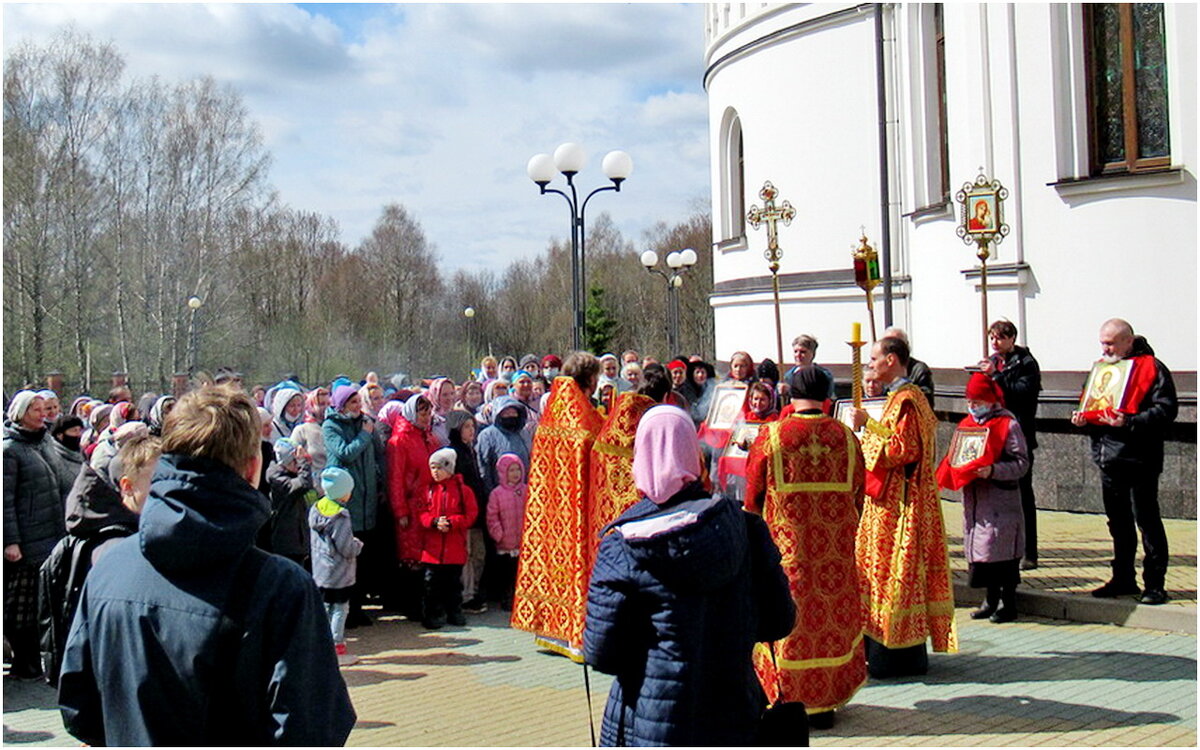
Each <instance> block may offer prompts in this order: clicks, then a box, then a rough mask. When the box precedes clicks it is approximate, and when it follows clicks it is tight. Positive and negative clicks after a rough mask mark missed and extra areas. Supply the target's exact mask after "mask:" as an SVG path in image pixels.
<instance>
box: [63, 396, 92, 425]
mask: <svg viewBox="0 0 1200 750" xmlns="http://www.w3.org/2000/svg"><path fill="white" fill-rule="evenodd" d="M92 401H95V399H94V398H92V397H91V396H80V397H79V398H77V399H75V400H74V401H72V402H71V408H70V409H67V413H68V414H70V415H71V416H73V417H79V418H80V419H82V420H84V421H87V417H88V415H87V411H84V408H83V407H84V405H85V404H88V403H90V402H92ZM97 403H99V402H97ZM88 411H90V409H89V410H88Z"/></svg>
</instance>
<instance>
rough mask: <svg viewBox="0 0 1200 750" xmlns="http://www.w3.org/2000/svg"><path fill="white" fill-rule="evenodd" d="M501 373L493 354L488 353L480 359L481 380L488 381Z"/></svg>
mask: <svg viewBox="0 0 1200 750" xmlns="http://www.w3.org/2000/svg"><path fill="white" fill-rule="evenodd" d="M499 374H500V367H499V365H498V364H496V358H495V357H493V356H492V355H490V354H489V355H487V356H486V357H484V358H483V359H481V360H480V361H479V380H480V382H483V383H486V382H488V381H489V380H495V379H496V376H497V375H499Z"/></svg>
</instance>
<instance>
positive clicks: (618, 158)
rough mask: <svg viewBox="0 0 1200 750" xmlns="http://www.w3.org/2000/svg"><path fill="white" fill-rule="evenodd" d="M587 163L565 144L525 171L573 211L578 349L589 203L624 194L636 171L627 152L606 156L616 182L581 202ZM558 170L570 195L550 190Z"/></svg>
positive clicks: (574, 316)
mask: <svg viewBox="0 0 1200 750" xmlns="http://www.w3.org/2000/svg"><path fill="white" fill-rule="evenodd" d="M586 162H587V156H586V155H585V154H584V152H583V148H582V147H581V146H579V144H577V143H564V144H562V145H561V146H559V147H558V148H557V149H555V150H554V156H553V157H551V156H550V155H549V154H537V155H535V156H534V157H532V158H531V159H530V160H529V163H528V164H526V166H525V171H526V173H527V174H528V175H529V179H531V180H533V181H534V183H536V184H537V186H538V188H539V189H540V190H541V194H542V195H545V194H546V193H556V194H558V195H561V196H562V197H563V199H564V200H566V202H567V206H568V207H569V208H570V210H571V309H572V324H571V345H572V347H573V348H574V349H580V348H582V347H583V339H584V330H583V327H584V323H583V301H584V295H585V294H586V290H585V283H586V280H587V271H586V252H585V248H586V243H585V242H584V218H585V213H586V211H587V204H588V201H590V200H591V199H592V196H594V195H596V194H597V193H602V192H604V191H606V190H613V191H616V192H620V190H621V183H622V182H624V181H625V180H626V179H627V178H628V177H629V175H630V174H631V173H632V172H633V159H631V158H629V154H627V153H625V152H624V151H609V152H608V155H607V156H605V157H604V161H603V162H602V163H601V167H602V169H603V170H604V176H605V177H607V178H608V179H610V180H612V184H611V185H605V186H603V187H598V188H596V189H595V190H593V191H592V192H590V193H588V194H587V197H585V198H584V199H583V202H582V203H581V202H580V201H579V194H578V192H577V190H576V187H575V175H577V174H579V172H580V170H582V169H583V166H584V164H585V163H586ZM555 171H558V172H561V173H562V175H563V176H564V177H566V178H567V187H568V188H570V191H571V192H570V195H568V194H567V193H566V192H565V191H562V190H558V189H557V188H547V187H546V186H547V185H549V184H550V181H551V180H553V179H554V173H555Z"/></svg>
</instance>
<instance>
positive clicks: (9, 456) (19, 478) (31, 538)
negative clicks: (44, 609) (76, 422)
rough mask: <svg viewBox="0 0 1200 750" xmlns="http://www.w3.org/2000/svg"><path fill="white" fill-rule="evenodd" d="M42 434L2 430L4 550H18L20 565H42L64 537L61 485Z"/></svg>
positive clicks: (66, 488) (67, 485)
mask: <svg viewBox="0 0 1200 750" xmlns="http://www.w3.org/2000/svg"><path fill="white" fill-rule="evenodd" d="M53 439H54V438H52V437H50V435H49V434H48V433H47V432H46V430H44V429H42V430H37V431H36V432H30V431H29V430H24V429H21V428H19V427H15V426H13V425H11V424H10V425H8V426H6V427H5V429H4V441H3V452H4V546H6V547H7V546H8V545H10V544H17V545H20V547H21V558H22V562H23V563H26V564H30V565H34V566H37V565H41V564H42V562H43V561H44V560H45V559H46V558H47V557H49V556H50V550H52V549H54V545H55V544H57V543H58V540H59V539H62V538H63V537H64V536H66V534H67V527H66V513H65V510H64V508H65V506H64V501H65V499H66V497H67V493H69V492H70V491H71V482H66V481H64V476H63V475H62V474H60V471H59V466H58V456H56V455H55V454H54V448H53V446H51V445H50V442H51V441H52V440H53Z"/></svg>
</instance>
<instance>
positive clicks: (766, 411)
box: [713, 381, 779, 505]
mask: <svg viewBox="0 0 1200 750" xmlns="http://www.w3.org/2000/svg"><path fill="white" fill-rule="evenodd" d="M777 419H779V401H778V399H777V398H776V395H775V389H774V388H772V387H771V386H770V385H768V384H766V383H764V382H762V381H758V382H756V383H751V384H750V387H749V388H748V389H746V399H745V401H743V402H742V411H741V414H739V415H738V418H737V421H735V422H734V423H733V435H732V437H731V438H730V441H729V445H727V446H726V448H725V451H724V452H723V453H722V455H721V456H720V457H719V458H718V459H717V461H716V471H715V472H713V476H714V477H715V478H716V480H715V482H714V484H713V489H714V490H720V491H721V492H722V493H724V495H725V497H728V498H729V499H730V500H733V501H734V502H736V503H737V504H739V505H741V503H742V499H743V498H744V496H745V493H746V457H747V454H748V453H749V452H750V445H751V444H752V443H754V438H755V437H756V436H757V435H758V429H759V428H760V427H761V426H762V425H764V424H767V423H769V422H774V421H775V420H777Z"/></svg>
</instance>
